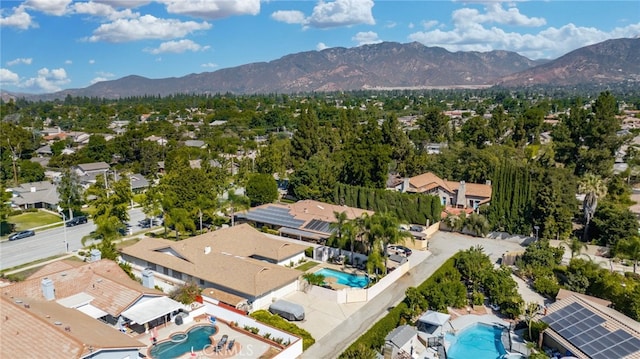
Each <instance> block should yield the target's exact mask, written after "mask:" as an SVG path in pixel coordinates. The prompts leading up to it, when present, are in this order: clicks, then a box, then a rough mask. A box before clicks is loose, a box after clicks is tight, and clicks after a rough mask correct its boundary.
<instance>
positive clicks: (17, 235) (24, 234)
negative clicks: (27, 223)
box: [9, 230, 36, 241]
mask: <svg viewBox="0 0 640 359" xmlns="http://www.w3.org/2000/svg"><path fill="white" fill-rule="evenodd" d="M35 235H36V232H34V231H32V230H27V231H21V232H18V233H14V234H12V235H10V236H9V240H10V241H17V240H18V239H22V238H27V237H31V236H35Z"/></svg>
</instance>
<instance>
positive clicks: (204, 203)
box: [193, 194, 214, 233]
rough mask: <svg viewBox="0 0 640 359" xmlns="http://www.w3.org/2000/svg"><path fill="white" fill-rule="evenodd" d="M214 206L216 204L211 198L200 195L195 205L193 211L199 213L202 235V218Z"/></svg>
mask: <svg viewBox="0 0 640 359" xmlns="http://www.w3.org/2000/svg"><path fill="white" fill-rule="evenodd" d="M213 205H214V202H213V201H212V200H211V198H210V197H208V196H206V195H204V194H200V195H198V198H196V201H195V203H194V208H193V210H194V211H195V212H196V213H197V215H198V218H199V219H200V233H202V216H203V215H204V212H205V211H207V210H209V209H211V208H212V207H213Z"/></svg>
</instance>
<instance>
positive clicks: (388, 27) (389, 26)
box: [384, 21, 398, 29]
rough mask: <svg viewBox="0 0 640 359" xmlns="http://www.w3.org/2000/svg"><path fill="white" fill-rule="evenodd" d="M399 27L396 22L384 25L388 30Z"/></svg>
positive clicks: (388, 22)
mask: <svg viewBox="0 0 640 359" xmlns="http://www.w3.org/2000/svg"><path fill="white" fill-rule="evenodd" d="M397 25H398V23H396V22H395V21H387V22H386V23H385V24H384V27H386V28H387V29H393V28H394V27H396V26H397Z"/></svg>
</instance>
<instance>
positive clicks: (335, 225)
mask: <svg viewBox="0 0 640 359" xmlns="http://www.w3.org/2000/svg"><path fill="white" fill-rule="evenodd" d="M333 216H334V217H335V219H336V221H335V222H332V223H330V224H329V229H331V236H330V237H329V239H330V240H331V242H335V243H336V245H337V246H338V249H339V250H340V255H341V256H342V247H344V245H345V242H344V238H343V235H344V227H345V225H346V223H347V212H344V211H343V212H337V211H334V212H333Z"/></svg>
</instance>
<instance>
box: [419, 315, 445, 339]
mask: <svg viewBox="0 0 640 359" xmlns="http://www.w3.org/2000/svg"><path fill="white" fill-rule="evenodd" d="M450 318H451V316H450V315H449V314H444V313H440V312H436V311H433V310H428V311H427V312H426V313H424V314H423V315H422V316H421V317H420V318H419V319H418V322H417V323H416V326H417V327H418V330H419V331H420V332H423V333H427V334H433V333H434V332H435V331H436V330H437V329H438V328H440V327H442V326H443V325H445V324H447V322H448V321H449V319H450Z"/></svg>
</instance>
